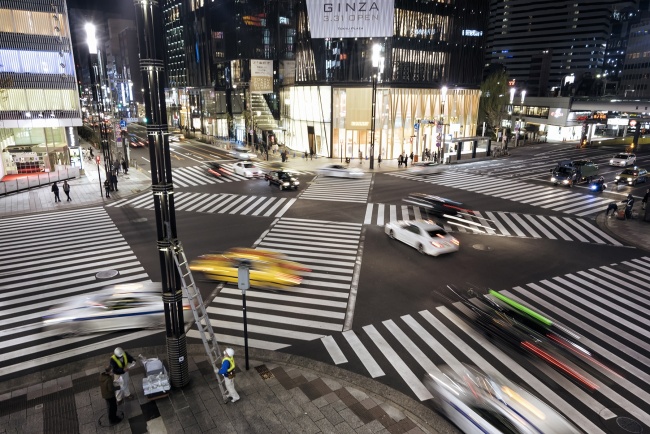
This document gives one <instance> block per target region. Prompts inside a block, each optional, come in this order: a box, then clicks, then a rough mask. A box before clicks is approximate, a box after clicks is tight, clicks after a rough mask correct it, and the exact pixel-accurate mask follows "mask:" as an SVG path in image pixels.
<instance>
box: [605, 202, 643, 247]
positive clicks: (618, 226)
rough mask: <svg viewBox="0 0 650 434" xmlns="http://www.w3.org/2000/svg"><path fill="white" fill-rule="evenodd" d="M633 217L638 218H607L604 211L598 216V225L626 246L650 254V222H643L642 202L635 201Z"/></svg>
mask: <svg viewBox="0 0 650 434" xmlns="http://www.w3.org/2000/svg"><path fill="white" fill-rule="evenodd" d="M620 205H621V206H622V205H623V204H620ZM632 215H633V216H634V215H636V216H637V217H636V218H633V219H631V220H619V219H617V218H616V217H605V210H603V212H601V213H600V214H598V216H596V224H597V225H598V226H599V227H600V228H601V229H603V230H605V231H606V232H608V233H609V234H610V235H612V236H614V237H616V238H618V240H619V241H621V242H623V243H624V244H626V245H629V246H635V247H637V248H638V249H641V250H645V251H646V252H650V222H646V221H643V216H644V215H645V211H644V210H642V209H641V200H636V201H635V204H634V208H633V209H632Z"/></svg>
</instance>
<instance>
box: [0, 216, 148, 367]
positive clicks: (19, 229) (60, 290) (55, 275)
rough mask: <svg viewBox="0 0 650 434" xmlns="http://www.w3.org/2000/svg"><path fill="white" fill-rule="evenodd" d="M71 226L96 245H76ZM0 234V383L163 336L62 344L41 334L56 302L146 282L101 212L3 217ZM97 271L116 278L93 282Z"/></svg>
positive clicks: (135, 334) (99, 338) (46, 333)
mask: <svg viewBox="0 0 650 434" xmlns="http://www.w3.org/2000/svg"><path fill="white" fill-rule="evenodd" d="M62 222H64V223H62ZM74 227H81V228H83V230H84V231H88V233H90V234H92V238H93V244H81V245H80V243H79V239H78V237H77V236H75V235H72V233H71V232H70V228H74ZM0 234H2V236H0V261H1V262H2V264H3V272H2V273H1V275H0V352H2V360H0V379H2V378H4V377H6V376H7V375H15V374H20V373H23V372H25V371H26V370H28V369H30V368H36V367H44V366H45V365H48V364H50V363H53V362H57V361H62V360H71V359H73V358H78V357H83V355H84V354H89V353H91V352H94V351H97V350H98V349H104V348H108V347H111V346H115V345H120V344H125V343H126V342H130V341H132V340H134V339H139V338H142V337H145V336H149V335H152V334H154V333H160V330H145V331H135V332H133V333H128V334H120V335H119V336H118V337H112V336H111V335H110V334H106V333H103V334H93V335H87V336H83V335H82V336H78V337H73V338H64V339H62V338H60V336H58V333H57V332H53V331H43V330H42V319H43V317H44V316H45V315H46V314H47V311H48V310H49V309H50V308H51V307H53V306H55V305H57V304H61V303H66V302H70V301H73V300H76V299H78V298H79V297H86V296H88V295H90V294H93V293H95V292H98V291H100V290H102V289H103V288H104V287H105V286H106V285H108V284H115V283H131V282H145V281H149V276H148V275H147V273H146V272H145V270H144V268H143V267H142V265H141V264H140V262H139V261H138V260H137V258H136V256H135V254H134V253H133V251H132V250H131V248H130V247H129V245H128V244H127V243H126V241H125V240H124V238H123V237H122V234H121V233H120V231H119V230H118V229H117V227H116V226H115V224H114V223H113V221H112V220H111V218H110V217H109V215H108V214H107V213H106V210H105V209H104V208H102V207H99V208H87V209H75V210H71V211H63V212H54V213H48V214H39V215H30V216H21V217H15V218H11V217H9V218H3V219H1V220H0ZM97 246H101V248H97ZM102 270H116V271H118V272H119V275H118V277H116V278H114V279H111V280H110V281H106V280H101V279H98V278H96V277H95V275H96V274H97V272H99V271H102ZM71 346H72V348H71ZM27 355H29V357H26V356H27Z"/></svg>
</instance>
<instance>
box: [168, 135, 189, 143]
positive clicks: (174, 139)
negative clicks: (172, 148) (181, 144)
mask: <svg viewBox="0 0 650 434" xmlns="http://www.w3.org/2000/svg"><path fill="white" fill-rule="evenodd" d="M168 140H169V141H170V142H178V141H181V140H185V136H184V135H183V134H181V133H169V139H168Z"/></svg>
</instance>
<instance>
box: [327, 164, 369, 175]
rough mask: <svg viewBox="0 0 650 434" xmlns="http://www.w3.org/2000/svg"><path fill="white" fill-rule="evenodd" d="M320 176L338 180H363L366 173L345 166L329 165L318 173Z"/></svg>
mask: <svg viewBox="0 0 650 434" xmlns="http://www.w3.org/2000/svg"><path fill="white" fill-rule="evenodd" d="M317 173H318V175H319V176H334V177H338V178H361V177H363V176H364V175H365V173H364V171H363V170H361V169H359V168H356V167H349V166H344V165H343V164H328V165H327V166H323V167H321V168H320V169H318V171H317Z"/></svg>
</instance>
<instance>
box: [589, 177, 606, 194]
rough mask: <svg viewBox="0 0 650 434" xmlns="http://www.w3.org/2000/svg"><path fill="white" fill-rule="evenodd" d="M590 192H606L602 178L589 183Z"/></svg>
mask: <svg viewBox="0 0 650 434" xmlns="http://www.w3.org/2000/svg"><path fill="white" fill-rule="evenodd" d="M589 190H590V191H596V192H598V191H605V190H607V184H605V178H603V177H602V176H601V177H600V178H598V179H594V180H592V181H591V182H590V183H589Z"/></svg>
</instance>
